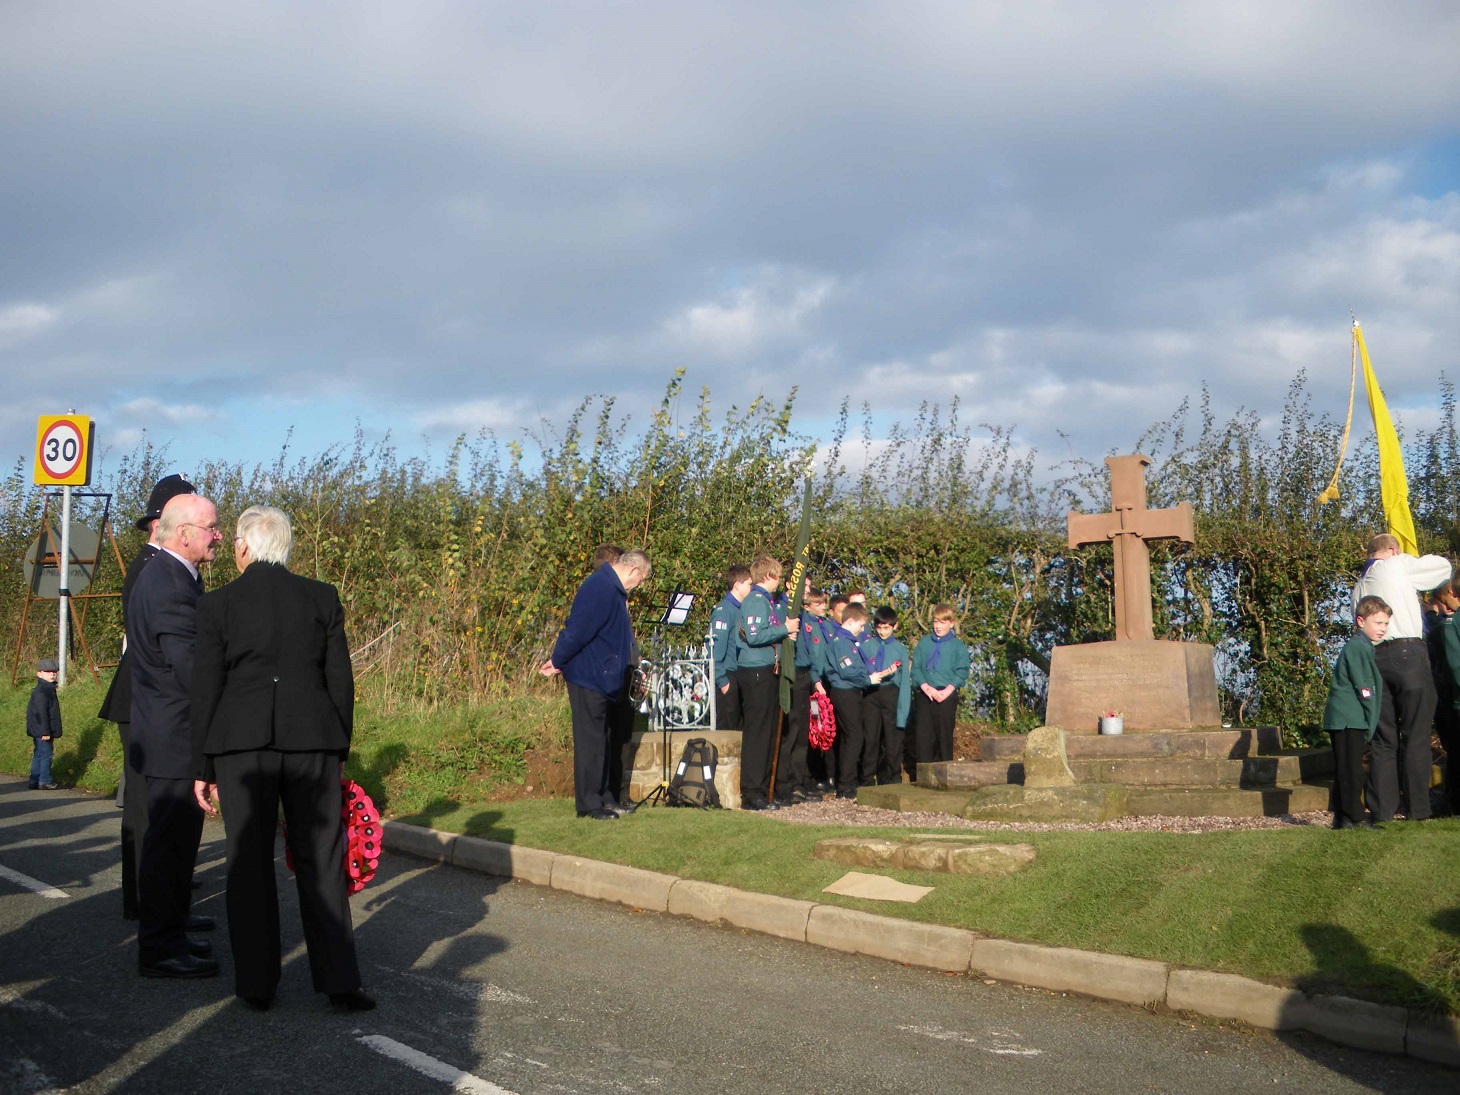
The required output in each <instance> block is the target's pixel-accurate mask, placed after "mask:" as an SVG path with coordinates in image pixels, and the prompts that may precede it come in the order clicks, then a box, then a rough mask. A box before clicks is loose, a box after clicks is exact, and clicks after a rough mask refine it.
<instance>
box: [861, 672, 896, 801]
mask: <svg viewBox="0 0 1460 1095" xmlns="http://www.w3.org/2000/svg"><path fill="white" fill-rule="evenodd" d="M897 693H898V688H897V686H896V685H893V684H874V685H873V686H872V687H871V688H869V689H867V693H866V696H867V698H866V700H864V701H863V706H864V707H865V709H866V710H865V718H864V721H865V723H866V726H867V744H866V747H865V750H864V752H863V754H862V772H863V773H864V775H865V774H866V773H868V772H870V773H871V776H870V779H871V780H874V781H876V782H877V783H901V782H902V731H901V730H899V729H898V728H897ZM869 758H870V760H869Z"/></svg>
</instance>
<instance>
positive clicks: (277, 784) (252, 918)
mask: <svg viewBox="0 0 1460 1095" xmlns="http://www.w3.org/2000/svg"><path fill="white" fill-rule="evenodd" d="M213 767H214V770H215V771H216V773H217V777H218V801H219V802H220V803H221V804H222V807H223V830H224V834H225V835H226V837H227V841H228V943H229V945H230V946H231V947H232V948H233V983H234V991H235V992H236V993H237V994H238V995H239V996H247V997H250V998H252V999H260V998H265V997H270V996H273V995H274V989H275V988H276V987H277V986H278V984H279V969H280V949H279V888H278V881H277V876H276V875H275V873H274V858H275V841H274V838H275V836H276V835H277V833H278V828H279V807H280V805H282V806H283V807H284V824H285V825H287V826H288V828H289V850H290V851H291V852H292V853H293V858H294V884H295V886H296V887H297V888H298V890H299V917H300V919H301V920H302V921H303V923H304V945H305V948H306V949H307V950H308V952H309V973H310V976H311V977H312V978H313V979H314V991H315V992H351V991H353V990H354V989H357V988H359V987H360V968H359V966H358V965H357V963H356V960H355V929H354V926H353V925H352V924H351V922H350V897H349V889H348V883H347V881H346V874H345V825H344V822H343V821H341V820H340V804H341V798H340V794H341V792H340V758H339V757H338V755H336V754H334V753H278V752H275V751H274V750H272V749H255V750H250V751H249V752H246V753H227V754H225V755H223V756H219V757H214V758H213Z"/></svg>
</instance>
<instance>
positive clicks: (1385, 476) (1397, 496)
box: [1354, 320, 1419, 555]
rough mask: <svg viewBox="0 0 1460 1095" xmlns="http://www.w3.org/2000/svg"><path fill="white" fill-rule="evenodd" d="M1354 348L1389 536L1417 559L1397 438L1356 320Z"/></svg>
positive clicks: (1361, 331) (1407, 489)
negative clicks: (1371, 424) (1361, 370)
mask: <svg viewBox="0 0 1460 1095" xmlns="http://www.w3.org/2000/svg"><path fill="white" fill-rule="evenodd" d="M1354 344H1355V345H1356V346H1358V348H1359V359H1360V360H1361V361H1362V362H1363V363H1364V390H1365V391H1366V392H1367V393H1368V395H1369V413H1370V414H1372V415H1373V416H1374V435H1375V437H1377V438H1378V439H1379V496H1380V498H1381V499H1382V500H1383V503H1384V520H1385V521H1386V522H1387V523H1388V525H1389V532H1390V535H1392V536H1395V537H1397V538H1398V540H1399V546H1400V548H1401V550H1403V551H1407V552H1409V553H1410V554H1411V555H1418V554H1419V544H1418V542H1416V540H1415V538H1414V518H1413V517H1412V516H1410V513H1409V480H1407V479H1406V478H1405V477H1404V454H1403V453H1402V452H1401V451H1400V450H1399V434H1398V433H1396V432H1395V429H1394V420H1393V419H1392V418H1390V417H1389V407H1388V406H1387V405H1386V404H1385V403H1384V393H1383V392H1382V391H1380V390H1379V378H1378V377H1376V376H1375V375H1374V367H1373V366H1372V365H1370V364H1369V348H1368V347H1367V346H1365V345H1364V332H1363V330H1362V329H1361V328H1360V327H1359V324H1358V321H1357V320H1355V321H1354Z"/></svg>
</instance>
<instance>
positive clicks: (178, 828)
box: [137, 776, 203, 965]
mask: <svg viewBox="0 0 1460 1095" xmlns="http://www.w3.org/2000/svg"><path fill="white" fill-rule="evenodd" d="M143 778H144V779H145V781H146V784H147V828H146V832H145V835H144V836H143V837H142V862H141V865H140V867H139V869H138V872H137V873H138V877H137V897H138V903H137V914H138V915H137V920H138V923H137V951H138V957H139V959H140V960H141V961H142V963H143V964H145V965H150V964H152V963H154V962H161V961H163V960H164V959H167V958H181V957H183V956H184V955H186V954H187V951H188V938H187V934H186V931H185V929H186V927H187V920H188V910H189V909H190V908H191V907H192V903H193V864H194V863H195V862H196V861H197V858H198V842H199V841H200V840H201V839H202V836H203V811H202V810H201V809H200V808H199V807H198V803H197V800H196V799H194V798H193V781H192V780H190V779H162V778H159V777H157V776H146V777H143Z"/></svg>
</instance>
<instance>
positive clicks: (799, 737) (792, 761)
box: [776, 667, 811, 801]
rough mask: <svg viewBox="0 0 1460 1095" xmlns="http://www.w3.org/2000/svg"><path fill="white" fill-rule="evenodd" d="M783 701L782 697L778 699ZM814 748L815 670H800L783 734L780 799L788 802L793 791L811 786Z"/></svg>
mask: <svg viewBox="0 0 1460 1095" xmlns="http://www.w3.org/2000/svg"><path fill="white" fill-rule="evenodd" d="M777 699H778V700H779V697H777ZM810 748H811V670H810V669H806V668H802V667H798V668H797V669H796V679H795V680H794V681H792V682H791V710H790V712H788V713H787V715H786V724H785V729H784V730H783V731H782V732H781V753H780V757H779V758H778V759H777V760H776V798H778V799H781V800H783V801H784V800H785V799H788V798H790V797H791V792H792V791H805V790H808V789H809V788H810V786H811V778H810V775H809V773H808V772H807V769H806V754H807V752H808V751H809V750H810Z"/></svg>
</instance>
